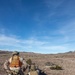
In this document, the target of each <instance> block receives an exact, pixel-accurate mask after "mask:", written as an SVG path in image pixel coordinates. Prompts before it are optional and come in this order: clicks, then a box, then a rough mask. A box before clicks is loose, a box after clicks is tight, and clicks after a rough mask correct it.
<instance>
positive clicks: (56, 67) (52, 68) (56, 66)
mask: <svg viewBox="0 0 75 75" xmlns="http://www.w3.org/2000/svg"><path fill="white" fill-rule="evenodd" d="M50 69H51V70H63V69H62V67H61V66H59V65H55V66H52V67H50Z"/></svg>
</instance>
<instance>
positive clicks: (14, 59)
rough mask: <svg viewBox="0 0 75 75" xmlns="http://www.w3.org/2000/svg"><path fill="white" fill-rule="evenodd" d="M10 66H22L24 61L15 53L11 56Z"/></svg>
mask: <svg viewBox="0 0 75 75" xmlns="http://www.w3.org/2000/svg"><path fill="white" fill-rule="evenodd" d="M9 66H10V67H21V66H22V62H21V61H20V57H19V56H17V55H14V56H13V57H12V58H11V62H10V65H9Z"/></svg>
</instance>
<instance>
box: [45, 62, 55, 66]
mask: <svg viewBox="0 0 75 75" xmlns="http://www.w3.org/2000/svg"><path fill="white" fill-rule="evenodd" d="M53 65H55V64H53V63H52V62H46V63H45V66H53Z"/></svg>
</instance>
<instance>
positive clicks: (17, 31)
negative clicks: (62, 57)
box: [0, 0, 75, 54]
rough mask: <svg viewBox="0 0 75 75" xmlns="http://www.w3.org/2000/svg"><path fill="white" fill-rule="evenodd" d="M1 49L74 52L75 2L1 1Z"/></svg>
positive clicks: (72, 0) (63, 0) (70, 0)
mask: <svg viewBox="0 0 75 75" xmlns="http://www.w3.org/2000/svg"><path fill="white" fill-rule="evenodd" d="M0 49H1V50H11V51H14V50H18V51H26V52H36V53H48V54H49V53H63V52H68V51H74V50H75V1H74V0H0Z"/></svg>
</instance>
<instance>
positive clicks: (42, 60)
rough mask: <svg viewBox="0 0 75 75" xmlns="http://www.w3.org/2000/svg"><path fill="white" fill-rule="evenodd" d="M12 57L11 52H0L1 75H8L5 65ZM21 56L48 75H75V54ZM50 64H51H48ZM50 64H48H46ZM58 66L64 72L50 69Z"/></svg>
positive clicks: (22, 54) (23, 54)
mask: <svg viewBox="0 0 75 75" xmlns="http://www.w3.org/2000/svg"><path fill="white" fill-rule="evenodd" d="M10 56H11V52H7V51H0V75H6V73H5V70H4V69H3V63H4V62H5V61H6V60H7V59H8V58H9V57H10ZM20 56H21V57H23V58H25V59H26V60H28V59H31V60H32V62H34V63H35V64H36V65H37V66H38V67H39V68H40V69H41V70H43V71H44V72H45V73H46V74H47V75H75V52H68V53H62V54H61V53H59V54H38V53H27V52H22V53H20ZM48 62H49V63H48ZM46 63H48V64H46ZM52 64H54V65H58V66H60V67H61V68H62V70H57V69H54V70H52V69H50V67H51V66H52Z"/></svg>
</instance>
